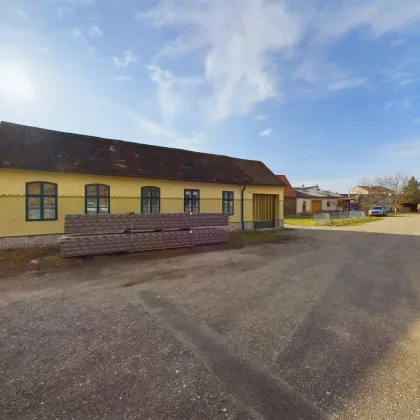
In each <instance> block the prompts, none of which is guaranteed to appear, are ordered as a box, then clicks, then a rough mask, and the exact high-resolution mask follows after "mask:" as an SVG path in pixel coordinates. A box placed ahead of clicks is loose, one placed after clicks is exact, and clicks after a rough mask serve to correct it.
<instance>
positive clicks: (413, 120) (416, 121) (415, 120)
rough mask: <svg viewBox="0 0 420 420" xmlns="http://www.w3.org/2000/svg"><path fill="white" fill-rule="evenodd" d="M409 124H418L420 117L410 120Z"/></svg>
mask: <svg viewBox="0 0 420 420" xmlns="http://www.w3.org/2000/svg"><path fill="white" fill-rule="evenodd" d="M411 122H412V123H413V124H420V117H418V118H413V119H412V120H411Z"/></svg>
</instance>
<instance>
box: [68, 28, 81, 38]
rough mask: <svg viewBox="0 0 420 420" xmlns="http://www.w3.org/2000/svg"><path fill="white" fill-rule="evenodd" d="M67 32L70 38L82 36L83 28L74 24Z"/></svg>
mask: <svg viewBox="0 0 420 420" xmlns="http://www.w3.org/2000/svg"><path fill="white" fill-rule="evenodd" d="M69 34H70V36H71V37H72V38H83V29H82V28H81V27H80V26H75V27H74V28H70V29H69Z"/></svg>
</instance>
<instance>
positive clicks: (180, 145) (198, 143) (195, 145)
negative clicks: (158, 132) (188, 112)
mask: <svg viewBox="0 0 420 420" xmlns="http://www.w3.org/2000/svg"><path fill="white" fill-rule="evenodd" d="M204 138H205V134H204V133H193V134H192V135H191V136H189V137H179V138H177V139H175V140H174V141H171V142H170V143H168V144H167V145H166V146H167V147H174V148H176V149H187V150H194V151H196V152H198V151H200V152H203V151H204V150H203V145H204Z"/></svg>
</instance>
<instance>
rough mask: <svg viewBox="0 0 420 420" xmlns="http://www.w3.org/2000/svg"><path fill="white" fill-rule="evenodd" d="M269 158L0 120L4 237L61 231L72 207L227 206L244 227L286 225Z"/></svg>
mask: <svg viewBox="0 0 420 420" xmlns="http://www.w3.org/2000/svg"><path fill="white" fill-rule="evenodd" d="M283 189H284V184H283V182H281V181H280V180H279V179H278V178H277V177H276V176H275V175H274V174H273V173H272V172H271V171H270V170H269V169H268V168H267V167H266V166H265V165H264V164H263V163H262V162H259V161H254V160H244V159H236V158H231V157H227V156H220V155H213V154H207V153H198V152H192V151H187V150H179V149H171V148H166V147H158V146H151V145H145V144H139V143H130V142H125V141H120V140H110V139H103V138H98V137H92V136H86V135H80V134H69V133H63V132H58V131H52V130H46V129H40V128H34V127H28V126H23V125H17V124H12V123H7V122H2V123H1V125H0V208H1V209H2V212H1V218H0V237H14V236H27V235H44V234H61V233H63V231H64V215H65V214H66V213H88V214H96V213H127V212H135V213H173V212H192V213H196V212H203V213H206V212H209V213H220V212H225V213H227V214H229V215H230V222H231V224H232V226H233V227H235V228H236V229H246V230H248V229H254V228H265V227H267V228H270V227H282V226H283Z"/></svg>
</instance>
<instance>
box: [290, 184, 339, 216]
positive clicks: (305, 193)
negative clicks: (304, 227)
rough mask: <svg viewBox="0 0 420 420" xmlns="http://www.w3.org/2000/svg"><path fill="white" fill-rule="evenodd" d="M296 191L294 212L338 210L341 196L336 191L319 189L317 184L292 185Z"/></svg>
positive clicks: (312, 212) (311, 212)
mask: <svg viewBox="0 0 420 420" xmlns="http://www.w3.org/2000/svg"><path fill="white" fill-rule="evenodd" d="M294 190H295V192H296V196H297V198H296V213H297V214H308V213H309V214H314V213H321V212H327V211H338V210H339V208H338V202H339V199H340V197H341V195H340V194H338V193H333V192H331V191H327V190H321V189H320V188H319V187H318V185H315V186H311V187H304V186H302V187H301V188H298V187H294Z"/></svg>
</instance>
